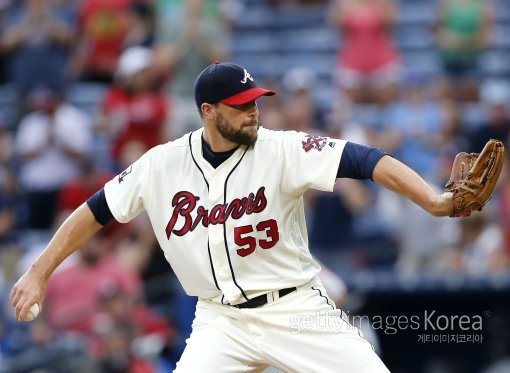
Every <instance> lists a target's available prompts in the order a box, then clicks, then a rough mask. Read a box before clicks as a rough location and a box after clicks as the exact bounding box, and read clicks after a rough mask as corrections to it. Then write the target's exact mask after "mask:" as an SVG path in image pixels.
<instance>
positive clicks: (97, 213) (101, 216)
mask: <svg viewBox="0 0 510 373" xmlns="http://www.w3.org/2000/svg"><path fill="white" fill-rule="evenodd" d="M87 205H89V207H90V210H91V211H92V214H94V218H96V221H97V222H98V223H99V224H101V225H103V226H104V225H106V223H108V222H109V221H110V220H112V219H113V214H112V212H111V210H110V207H108V202H106V196H105V194H104V188H102V189H100V190H98V191H97V192H96V193H94V194H93V195H92V196H91V197H90V198H89V199H88V200H87Z"/></svg>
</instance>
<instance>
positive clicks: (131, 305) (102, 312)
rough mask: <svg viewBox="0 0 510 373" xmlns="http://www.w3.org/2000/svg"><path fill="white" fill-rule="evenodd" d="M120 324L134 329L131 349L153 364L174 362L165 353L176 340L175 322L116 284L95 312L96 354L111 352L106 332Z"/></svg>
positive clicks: (166, 364)
mask: <svg viewBox="0 0 510 373" xmlns="http://www.w3.org/2000/svg"><path fill="white" fill-rule="evenodd" d="M118 325H125V326H129V327H130V329H132V333H133V334H132V337H133V340H132V342H131V348H130V350H131V351H132V352H134V353H135V354H136V356H138V357H141V358H144V359H145V360H147V361H150V362H153V363H154V365H163V366H168V365H169V364H172V363H173V362H171V361H170V359H168V358H167V357H166V354H167V351H169V350H171V349H172V348H173V344H174V342H175V340H174V339H175V332H174V330H173V327H172V325H171V324H170V323H169V322H168V320H166V319H165V318H163V317H162V316H160V315H158V314H157V313H156V312H154V311H153V310H151V309H150V308H149V307H148V306H147V305H146V304H145V303H143V302H139V301H138V302H133V299H131V297H129V296H126V294H123V293H121V292H119V291H118V289H115V288H112V289H108V290H107V291H105V292H104V293H103V294H102V299H101V307H100V309H99V311H98V312H97V313H96V314H95V316H94V320H93V330H94V334H95V335H96V337H99V338H95V346H94V349H95V352H94V354H95V355H98V356H105V355H108V350H109V348H108V347H109V343H107V340H105V338H104V336H105V335H108V334H110V333H111V332H112V330H113V329H115V328H116V326H118ZM110 347H111V346H110ZM169 370H170V369H166V371H169Z"/></svg>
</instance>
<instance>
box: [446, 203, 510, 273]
mask: <svg viewBox="0 0 510 373" xmlns="http://www.w3.org/2000/svg"><path fill="white" fill-rule="evenodd" d="M459 223H460V224H459V225H460V229H459V230H458V232H457V234H456V240H455V243H454V244H453V246H452V247H451V248H450V249H449V250H447V251H446V252H444V254H443V255H442V256H440V258H442V259H441V260H440V262H439V267H440V269H442V270H445V271H449V272H450V271H454V272H456V273H461V274H466V275H469V276H486V275H491V274H494V273H500V272H502V271H506V270H507V269H508V265H509V258H508V255H507V253H506V252H505V250H504V248H503V235H502V232H501V229H500V227H499V224H498V223H496V222H491V221H489V220H488V216H487V213H485V212H483V213H479V214H473V215H471V216H470V217H468V218H465V219H462V220H460V222H459Z"/></svg>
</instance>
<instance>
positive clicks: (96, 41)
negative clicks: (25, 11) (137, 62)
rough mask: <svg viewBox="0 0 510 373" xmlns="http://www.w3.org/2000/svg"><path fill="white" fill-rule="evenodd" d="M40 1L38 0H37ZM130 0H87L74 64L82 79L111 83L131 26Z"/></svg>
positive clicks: (81, 10) (82, 10) (82, 8)
mask: <svg viewBox="0 0 510 373" xmlns="http://www.w3.org/2000/svg"><path fill="white" fill-rule="evenodd" d="M36 1H37V0H36ZM130 3H131V1H130V0H83V1H82V2H81V3H80V7H79V11H78V14H79V17H78V32H79V35H80V40H79V41H78V43H77V45H78V46H77V48H76V50H75V54H74V56H73V57H74V58H73V61H72V68H73V71H74V73H75V74H76V75H77V76H78V77H79V78H80V79H82V80H85V81H93V82H100V83H109V82H111V81H112V79H113V74H114V72H115V69H116V67H117V60H118V59H119V56H120V53H121V52H122V46H123V42H124V40H125V37H126V35H127V32H128V30H129V28H130V26H131V25H130V24H129V20H130V17H129V6H130Z"/></svg>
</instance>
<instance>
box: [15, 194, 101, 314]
mask: <svg viewBox="0 0 510 373" xmlns="http://www.w3.org/2000/svg"><path fill="white" fill-rule="evenodd" d="M101 228H102V225H101V224H99V223H98V222H97V221H96V218H95V217H94V214H93V213H92V211H91V209H90V207H89V206H88V205H87V203H83V204H82V205H81V206H80V207H78V208H77V209H76V210H75V211H74V212H73V213H72V214H71V216H69V217H68V218H67V220H66V221H65V222H64V223H63V224H62V225H61V226H60V228H59V229H58V230H57V232H56V233H55V235H54V236H53V238H52V239H51V241H50V243H49V244H48V246H47V247H46V249H45V250H44V251H43V252H42V254H41V255H40V256H39V257H38V258H37V259H36V260H35V261H34V263H33V264H32V266H31V267H30V268H29V269H28V270H27V272H25V274H24V275H23V276H22V277H21V278H20V279H19V280H18V282H17V283H16V284H15V285H14V287H13V289H12V291H11V295H10V299H11V305H12V306H13V307H14V309H15V313H16V319H17V320H22V315H24V314H25V313H26V312H28V310H29V309H30V307H31V306H32V305H34V304H35V303H38V304H39V308H40V309H41V310H42V303H43V299H44V293H45V290H46V283H47V281H48V279H49V277H50V276H51V274H52V273H53V271H54V270H55V269H56V268H57V267H58V266H59V265H60V263H62V262H63V261H64V259H66V258H67V257H68V256H69V255H71V254H72V253H73V252H75V251H76V250H77V249H78V248H80V247H81V246H82V245H83V244H84V243H85V242H87V241H88V240H89V239H90V238H91V237H92V236H93V235H94V234H95V233H96V232H97V231H98V230H99V229H101Z"/></svg>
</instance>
